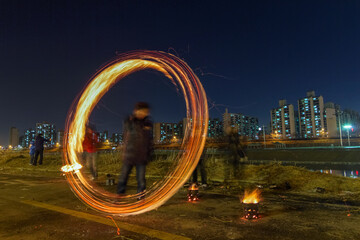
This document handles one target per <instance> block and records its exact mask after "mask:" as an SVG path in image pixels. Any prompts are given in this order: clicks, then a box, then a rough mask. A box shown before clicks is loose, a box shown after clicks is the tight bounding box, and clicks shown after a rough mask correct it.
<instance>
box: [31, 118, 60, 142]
mask: <svg viewBox="0 0 360 240" xmlns="http://www.w3.org/2000/svg"><path fill="white" fill-rule="evenodd" d="M39 133H42V134H43V137H44V138H45V139H49V140H50V145H55V144H56V129H55V125H54V124H50V123H48V122H43V123H36V134H39Z"/></svg>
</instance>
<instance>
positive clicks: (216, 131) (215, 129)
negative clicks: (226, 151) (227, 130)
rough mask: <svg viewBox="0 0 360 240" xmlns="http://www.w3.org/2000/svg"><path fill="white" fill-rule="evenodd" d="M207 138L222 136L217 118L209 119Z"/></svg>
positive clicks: (220, 122)
mask: <svg viewBox="0 0 360 240" xmlns="http://www.w3.org/2000/svg"><path fill="white" fill-rule="evenodd" d="M207 135H208V137H209V138H219V137H221V136H223V135H224V131H223V124H222V121H220V120H219V119H218V118H213V119H209V125H208V134H207Z"/></svg>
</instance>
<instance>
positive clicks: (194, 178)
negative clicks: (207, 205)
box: [192, 148, 208, 188]
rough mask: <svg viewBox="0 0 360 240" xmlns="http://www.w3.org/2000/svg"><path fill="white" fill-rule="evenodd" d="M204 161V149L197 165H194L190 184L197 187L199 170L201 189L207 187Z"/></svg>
mask: <svg viewBox="0 0 360 240" xmlns="http://www.w3.org/2000/svg"><path fill="white" fill-rule="evenodd" d="M205 161H206V148H204V150H203V152H202V154H201V156H200V160H199V162H198V164H197V165H196V168H195V170H194V172H193V174H192V184H196V185H197V186H199V182H198V170H200V174H201V186H202V187H203V188H206V187H207V186H208V184H207V174H206V169H205Z"/></svg>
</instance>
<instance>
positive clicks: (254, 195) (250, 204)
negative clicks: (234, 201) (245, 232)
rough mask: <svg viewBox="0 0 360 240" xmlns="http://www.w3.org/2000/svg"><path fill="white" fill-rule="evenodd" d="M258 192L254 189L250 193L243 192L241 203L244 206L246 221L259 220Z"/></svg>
mask: <svg viewBox="0 0 360 240" xmlns="http://www.w3.org/2000/svg"><path fill="white" fill-rule="evenodd" d="M260 193H261V192H260V190H259V189H255V190H254V191H252V192H251V193H250V192H249V191H247V190H245V193H244V197H243V198H242V200H241V202H242V203H243V205H244V217H245V218H246V219H258V218H259V202H260V200H261V198H260Z"/></svg>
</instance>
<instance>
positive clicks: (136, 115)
mask: <svg viewBox="0 0 360 240" xmlns="http://www.w3.org/2000/svg"><path fill="white" fill-rule="evenodd" d="M149 115H150V106H149V104H147V103H145V102H138V103H137V104H136V105H135V108H134V110H133V114H132V115H130V116H129V117H128V118H127V119H126V120H125V122H124V150H123V151H124V152H123V165H122V169H121V174H120V177H119V183H118V186H117V193H118V194H124V193H125V191H126V185H127V181H128V178H129V174H130V172H131V170H132V168H133V167H135V168H136V180H137V192H138V193H141V192H143V191H145V189H146V180H145V169H146V165H147V163H148V162H149V161H150V158H151V154H152V151H153V135H152V128H153V124H152V121H151V120H150V117H149Z"/></svg>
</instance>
